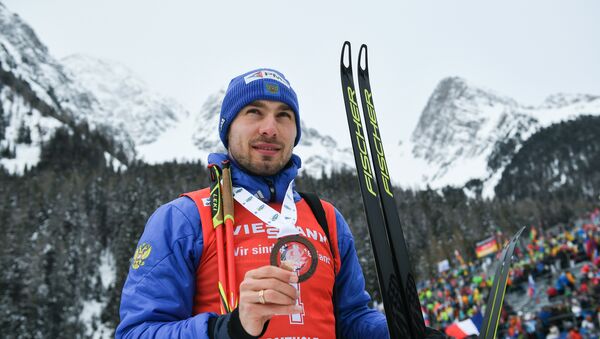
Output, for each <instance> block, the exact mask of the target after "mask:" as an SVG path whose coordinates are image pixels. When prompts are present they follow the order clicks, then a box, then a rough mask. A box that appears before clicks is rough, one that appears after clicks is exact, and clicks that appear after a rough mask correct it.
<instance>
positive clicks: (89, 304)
mask: <svg viewBox="0 0 600 339" xmlns="http://www.w3.org/2000/svg"><path fill="white" fill-rule="evenodd" d="M105 307H106V302H99V301H96V300H87V301H84V302H83V303H82V310H81V314H80V315H79V321H80V322H82V323H83V324H84V325H85V335H86V336H88V337H90V338H94V339H100V338H111V334H112V332H113V330H112V329H110V328H108V327H107V326H106V325H104V324H103V323H102V322H101V321H100V315H101V314H102V310H103V309H104V308H105Z"/></svg>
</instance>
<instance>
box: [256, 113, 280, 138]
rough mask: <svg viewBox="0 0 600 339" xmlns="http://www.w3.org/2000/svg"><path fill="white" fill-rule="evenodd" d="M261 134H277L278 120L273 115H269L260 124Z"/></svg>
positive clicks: (271, 135) (269, 135) (270, 135)
mask: <svg viewBox="0 0 600 339" xmlns="http://www.w3.org/2000/svg"><path fill="white" fill-rule="evenodd" d="M259 132H260V134H261V135H264V136H268V137H274V136H276V135H277V120H275V117H274V116H272V115H267V116H265V118H264V119H263V121H262V122H261V125H260V131H259Z"/></svg>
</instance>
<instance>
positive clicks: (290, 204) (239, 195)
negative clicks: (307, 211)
mask: <svg viewBox="0 0 600 339" xmlns="http://www.w3.org/2000/svg"><path fill="white" fill-rule="evenodd" d="M293 185H294V180H292V181H290V184H289V185H288V188H287V190H286V192H285V197H284V198H283V204H282V205H281V212H277V211H276V210H275V209H274V208H272V207H271V206H269V205H267V204H265V203H264V202H262V201H261V200H260V199H258V198H257V197H255V196H254V195H252V194H251V193H250V192H248V190H246V189H245V188H243V187H235V186H234V187H233V198H234V199H235V200H236V201H237V202H239V203H240V204H241V205H242V206H244V208H246V209H247V210H248V211H249V212H250V213H252V214H254V215H255V216H256V217H257V218H259V219H260V220H262V221H263V222H264V223H265V224H267V225H270V226H272V227H275V228H277V230H278V232H277V238H278V239H279V238H283V237H285V236H288V235H297V234H299V233H300V232H299V231H298V229H297V228H296V220H297V219H298V212H297V210H296V203H294V193H293V190H292V186H293Z"/></svg>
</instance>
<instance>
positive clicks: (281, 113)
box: [278, 111, 293, 119]
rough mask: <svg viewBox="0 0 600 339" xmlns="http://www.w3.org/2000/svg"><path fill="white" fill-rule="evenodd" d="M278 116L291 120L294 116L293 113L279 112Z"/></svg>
mask: <svg viewBox="0 0 600 339" xmlns="http://www.w3.org/2000/svg"><path fill="white" fill-rule="evenodd" d="M278 115H279V116H280V117H282V118H289V119H291V118H292V115H293V114H292V112H288V111H283V112H279V114H278Z"/></svg>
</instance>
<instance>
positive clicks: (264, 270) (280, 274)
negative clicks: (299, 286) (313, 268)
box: [245, 266, 298, 283]
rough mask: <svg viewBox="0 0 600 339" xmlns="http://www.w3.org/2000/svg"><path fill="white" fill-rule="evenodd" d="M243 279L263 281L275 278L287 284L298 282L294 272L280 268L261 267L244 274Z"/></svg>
mask: <svg viewBox="0 0 600 339" xmlns="http://www.w3.org/2000/svg"><path fill="white" fill-rule="evenodd" d="M245 278H250V279H264V278H275V279H278V280H281V281H284V282H288V283H290V282H291V283H295V282H298V275H297V274H296V272H291V271H288V270H285V269H283V268H281V267H276V266H262V267H259V268H257V269H254V270H250V271H248V272H246V276H245Z"/></svg>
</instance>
